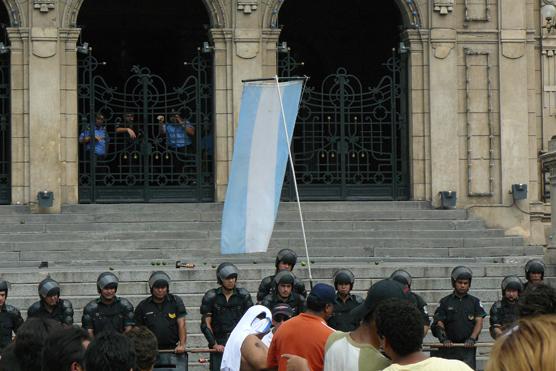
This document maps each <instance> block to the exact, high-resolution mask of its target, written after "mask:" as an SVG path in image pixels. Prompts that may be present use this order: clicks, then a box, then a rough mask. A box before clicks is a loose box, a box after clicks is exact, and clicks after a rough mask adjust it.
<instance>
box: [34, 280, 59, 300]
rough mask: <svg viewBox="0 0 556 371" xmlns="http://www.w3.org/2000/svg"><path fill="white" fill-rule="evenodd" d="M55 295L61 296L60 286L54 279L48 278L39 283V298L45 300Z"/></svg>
mask: <svg viewBox="0 0 556 371" xmlns="http://www.w3.org/2000/svg"><path fill="white" fill-rule="evenodd" d="M54 295H60V285H59V284H58V282H56V281H54V280H53V279H52V278H50V277H47V278H45V279H44V280H42V281H41V282H40V283H39V296H40V297H41V299H44V298H46V297H47V296H54Z"/></svg>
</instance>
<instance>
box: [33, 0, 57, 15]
mask: <svg viewBox="0 0 556 371" xmlns="http://www.w3.org/2000/svg"><path fill="white" fill-rule="evenodd" d="M55 3H56V2H55V0H33V8H35V9H37V10H38V11H39V12H41V13H48V12H49V11H51V10H52V9H54V8H55Z"/></svg>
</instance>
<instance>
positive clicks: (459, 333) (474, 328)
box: [432, 266, 486, 369]
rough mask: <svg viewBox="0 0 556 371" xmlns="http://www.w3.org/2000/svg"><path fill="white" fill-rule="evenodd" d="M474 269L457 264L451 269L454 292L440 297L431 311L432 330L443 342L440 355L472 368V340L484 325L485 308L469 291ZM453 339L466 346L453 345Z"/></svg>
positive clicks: (473, 348) (473, 346)
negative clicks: (432, 316)
mask: <svg viewBox="0 0 556 371" xmlns="http://www.w3.org/2000/svg"><path fill="white" fill-rule="evenodd" d="M472 278H473V273H472V272H471V269H469V268H467V267H464V266H458V267H455V268H454V269H453V270H452V274H451V280H452V287H453V288H454V292H453V293H451V294H450V295H448V296H445V297H443V298H442V299H440V305H439V306H438V308H437V309H436V312H435V313H434V322H433V324H432V334H433V335H434V336H436V337H437V338H438V340H440V342H441V343H443V344H444V347H445V348H443V349H440V351H439V356H440V357H442V358H447V359H458V360H460V361H463V362H465V363H467V365H468V366H469V367H471V368H473V369H475V354H476V349H475V342H476V341H477V340H478V338H479V334H480V332H481V329H482V328H483V319H484V317H486V312H485V310H484V308H483V305H482V304H481V301H480V300H479V299H478V298H476V297H474V296H471V295H469V294H468V292H469V288H470V287H471V279H472ZM452 343H465V348H452V347H451V346H452Z"/></svg>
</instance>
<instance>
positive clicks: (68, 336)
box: [41, 326, 91, 371]
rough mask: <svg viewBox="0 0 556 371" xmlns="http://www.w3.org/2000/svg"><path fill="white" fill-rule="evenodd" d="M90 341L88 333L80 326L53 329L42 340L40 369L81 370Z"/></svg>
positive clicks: (54, 370)
mask: <svg viewBox="0 0 556 371" xmlns="http://www.w3.org/2000/svg"><path fill="white" fill-rule="evenodd" d="M90 341H91V338H90V336H89V333H88V332H87V331H86V330H85V329H83V328H81V327H77V326H72V327H66V328H61V329H59V330H56V331H53V332H52V333H51V334H49V335H48V336H47V337H46V339H45V341H44V347H43V350H42V370H41V371H83V370H84V369H85V351H86V350H87V347H88V346H89V343H90Z"/></svg>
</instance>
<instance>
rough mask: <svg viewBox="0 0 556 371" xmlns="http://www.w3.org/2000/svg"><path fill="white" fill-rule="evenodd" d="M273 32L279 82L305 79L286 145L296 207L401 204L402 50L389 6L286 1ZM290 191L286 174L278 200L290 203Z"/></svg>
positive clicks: (397, 19) (404, 171) (396, 17)
mask: <svg viewBox="0 0 556 371" xmlns="http://www.w3.org/2000/svg"><path fill="white" fill-rule="evenodd" d="M378 4H380V5H378ZM278 22H279V26H280V27H281V28H282V32H281V35H280V44H279V48H278V49H279V57H278V70H279V74H280V75H281V76H292V75H307V76H309V81H308V83H307V86H306V88H305V92H304V96H303V99H302V103H301V107H300V113H299V116H298V122H297V126H296V131H295V133H294V137H293V156H294V163H295V165H296V178H297V183H298V185H299V191H300V197H301V198H302V199H304V200H405V199H408V198H409V164H408V161H409V156H408V118H407V92H408V86H407V72H406V71H407V68H406V54H405V52H406V50H405V48H404V47H403V45H402V44H400V33H401V32H402V31H403V19H402V15H401V13H400V9H399V8H398V6H397V5H396V3H395V1H394V0H391V1H380V2H375V1H364V0H347V2H342V5H341V6H338V2H337V1H333V0H323V1H319V3H318V6H315V4H314V2H312V1H310V0H295V1H286V2H284V4H283V6H282V7H281V9H280V13H279V17H278ZM292 183H293V182H292V181H291V174H289V176H288V177H287V178H286V185H285V187H284V192H283V196H284V198H285V199H294V192H293V187H292Z"/></svg>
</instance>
